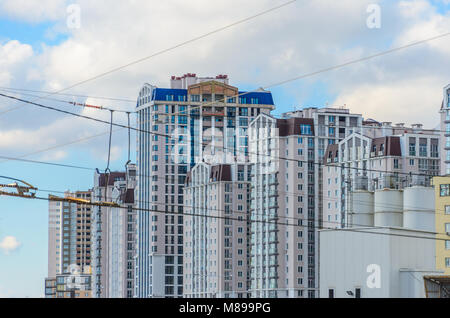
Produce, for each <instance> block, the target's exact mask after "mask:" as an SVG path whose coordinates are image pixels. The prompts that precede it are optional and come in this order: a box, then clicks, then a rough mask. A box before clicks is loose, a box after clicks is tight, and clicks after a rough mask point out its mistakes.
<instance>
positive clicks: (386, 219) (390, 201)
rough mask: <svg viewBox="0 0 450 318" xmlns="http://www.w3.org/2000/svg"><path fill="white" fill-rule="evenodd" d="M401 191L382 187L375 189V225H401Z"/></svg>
mask: <svg viewBox="0 0 450 318" xmlns="http://www.w3.org/2000/svg"><path fill="white" fill-rule="evenodd" d="M402 192H403V191H402V190H395V189H383V190H377V191H375V200H374V206H375V209H374V210H375V217H374V224H375V226H393V227H402V226H403V193H402Z"/></svg>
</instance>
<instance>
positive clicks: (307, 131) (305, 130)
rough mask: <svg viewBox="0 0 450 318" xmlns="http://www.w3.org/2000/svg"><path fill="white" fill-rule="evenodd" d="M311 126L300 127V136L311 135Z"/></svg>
mask: <svg viewBox="0 0 450 318" xmlns="http://www.w3.org/2000/svg"><path fill="white" fill-rule="evenodd" d="M311 132H312V130H311V125H304V124H302V125H300V134H302V135H311Z"/></svg>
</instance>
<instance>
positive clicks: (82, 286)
mask: <svg viewBox="0 0 450 318" xmlns="http://www.w3.org/2000/svg"><path fill="white" fill-rule="evenodd" d="M91 277H92V276H91V274H90V273H77V274H75V275H74V274H57V275H56V277H53V278H46V279H45V298H91V297H92V292H91Z"/></svg>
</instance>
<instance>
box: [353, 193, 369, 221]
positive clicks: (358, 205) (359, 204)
mask: <svg viewBox="0 0 450 318" xmlns="http://www.w3.org/2000/svg"><path fill="white" fill-rule="evenodd" d="M350 196H351V197H350V202H351V211H350V214H351V226H354V227H358V226H373V224H374V222H373V214H374V213H373V203H374V194H373V192H369V191H365V190H358V191H354V192H352V193H351V194H350Z"/></svg>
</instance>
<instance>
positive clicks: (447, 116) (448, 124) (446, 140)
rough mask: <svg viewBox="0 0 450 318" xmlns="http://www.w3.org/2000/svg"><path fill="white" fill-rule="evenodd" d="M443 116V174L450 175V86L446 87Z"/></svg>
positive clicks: (441, 110)
mask: <svg viewBox="0 0 450 318" xmlns="http://www.w3.org/2000/svg"><path fill="white" fill-rule="evenodd" d="M439 112H440V114H441V129H440V130H441V154H442V158H441V173H440V175H450V85H447V86H446V87H444V98H443V100H442V105H441V109H440V111H439Z"/></svg>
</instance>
